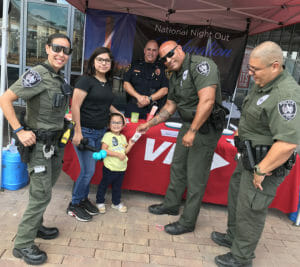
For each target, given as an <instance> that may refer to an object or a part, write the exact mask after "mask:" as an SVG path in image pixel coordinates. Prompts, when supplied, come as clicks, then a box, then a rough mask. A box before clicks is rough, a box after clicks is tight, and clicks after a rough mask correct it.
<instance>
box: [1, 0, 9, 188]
mask: <svg viewBox="0 0 300 267" xmlns="http://www.w3.org/2000/svg"><path fill="white" fill-rule="evenodd" d="M8 4H9V0H3V12H2V13H3V15H2V48H1V84H0V95H2V94H3V93H4V91H5V84H6V78H7V77H6V63H7V62H6V50H7V27H8ZM0 129H1V133H0V148H1V151H0V190H2V147H3V112H2V110H1V113H0Z"/></svg>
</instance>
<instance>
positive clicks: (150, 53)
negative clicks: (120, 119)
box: [124, 40, 168, 119]
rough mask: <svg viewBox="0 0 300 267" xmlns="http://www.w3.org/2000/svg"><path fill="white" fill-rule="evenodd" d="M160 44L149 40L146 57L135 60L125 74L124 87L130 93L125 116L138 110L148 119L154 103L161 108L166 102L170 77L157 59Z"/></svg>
mask: <svg viewBox="0 0 300 267" xmlns="http://www.w3.org/2000/svg"><path fill="white" fill-rule="evenodd" d="M157 56H158V44H157V42H156V41H154V40H150V41H148V42H147V44H146V45H145V48H144V59H143V60H138V61H136V62H134V63H133V64H132V66H131V68H130V69H129V71H127V72H126V74H125V76H124V89H125V91H126V92H127V94H128V103H127V106H126V110H125V117H130V116H131V112H138V113H139V118H141V119H146V117H147V113H149V112H150V110H151V106H152V104H153V103H154V101H155V102H157V103H158V107H159V108H161V107H162V106H163V105H164V104H165V102H166V95H167V93H168V79H167V78H166V75H165V68H164V66H163V65H162V64H161V62H158V61H157Z"/></svg>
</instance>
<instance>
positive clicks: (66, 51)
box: [49, 44, 73, 56]
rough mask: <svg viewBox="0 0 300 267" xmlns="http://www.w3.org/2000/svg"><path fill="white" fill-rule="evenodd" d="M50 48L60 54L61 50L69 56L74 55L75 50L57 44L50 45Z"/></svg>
mask: <svg viewBox="0 0 300 267" xmlns="http://www.w3.org/2000/svg"><path fill="white" fill-rule="evenodd" d="M49 46H51V47H52V51H53V52H55V53H60V52H61V50H62V51H63V53H64V54H65V55H67V56H69V55H71V54H72V51H73V49H72V48H70V47H65V46H61V45H57V44H50V45H49Z"/></svg>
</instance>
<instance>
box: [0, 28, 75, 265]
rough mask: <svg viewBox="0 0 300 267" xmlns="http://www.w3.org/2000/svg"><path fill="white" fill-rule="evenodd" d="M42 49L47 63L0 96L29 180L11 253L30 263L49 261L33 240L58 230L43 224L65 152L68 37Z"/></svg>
mask: <svg viewBox="0 0 300 267" xmlns="http://www.w3.org/2000/svg"><path fill="white" fill-rule="evenodd" d="M45 49H46V53H47V55H48V59H47V60H46V61H45V62H44V63H42V64H39V65H37V66H35V67H33V68H32V69H29V70H28V71H26V72H25V73H24V74H23V75H22V76H21V77H20V78H19V80H17V81H16V82H15V83H14V84H13V85H12V86H11V87H10V88H9V89H8V90H7V91H6V92H5V93H4V94H3V95H2V96H1V97H0V105H1V108H2V110H3V113H4V115H5V117H6V118H7V120H8V122H9V124H10V126H11V128H12V129H13V134H14V137H15V138H17V139H18V141H19V144H20V145H19V151H21V157H22V160H26V162H27V167H28V173H29V176H30V186H29V203H28V206H27V209H26V211H25V213H24V215H23V218H22V221H21V223H20V225H19V228H18V233H17V235H16V239H15V247H14V249H13V255H14V256H15V257H17V258H23V259H24V261H25V262H26V263H28V264H32V265H38V264H42V263H44V262H45V261H46V260H47V254H46V253H45V252H44V251H41V250H40V249H39V248H38V247H37V246H36V245H35V244H34V239H35V238H36V237H39V238H43V239H53V238H55V237H57V236H58V233H59V232H58V229H57V228H56V227H52V228H48V227H45V226H43V225H42V223H43V215H44V212H45V210H46V208H47V206H48V204H49V202H50V200H51V192H52V187H53V186H54V184H55V182H56V181H57V179H58V177H59V174H60V170H61V167H62V158H63V152H64V150H63V148H62V147H60V146H59V142H60V136H61V135H62V133H63V128H64V116H65V112H66V110H67V107H68V104H69V95H70V94H71V92H70V91H71V90H69V93H66V92H64V90H62V85H64V86H65V81H64V78H63V75H62V74H61V73H60V69H61V68H63V67H64V66H65V64H66V63H67V61H68V59H69V55H70V54H71V53H72V49H71V42H70V39H69V38H68V37H67V36H66V35H64V34H60V33H56V34H53V35H51V36H49V38H48V40H47V44H46V46H45ZM18 98H22V99H24V100H26V116H25V118H24V119H22V120H18V119H17V116H16V113H15V110H14V107H13V102H14V101H16V100H17V99H18ZM22 151H23V152H22Z"/></svg>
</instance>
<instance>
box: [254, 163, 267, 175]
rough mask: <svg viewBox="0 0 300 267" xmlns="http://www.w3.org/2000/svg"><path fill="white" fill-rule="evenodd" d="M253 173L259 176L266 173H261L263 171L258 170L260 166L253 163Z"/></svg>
mask: <svg viewBox="0 0 300 267" xmlns="http://www.w3.org/2000/svg"><path fill="white" fill-rule="evenodd" d="M254 173H255V174H256V175H259V176H266V173H263V172H261V171H260V168H259V166H258V165H255V166H254Z"/></svg>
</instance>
